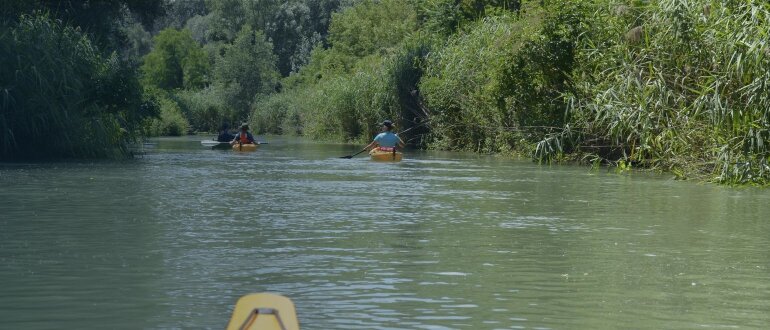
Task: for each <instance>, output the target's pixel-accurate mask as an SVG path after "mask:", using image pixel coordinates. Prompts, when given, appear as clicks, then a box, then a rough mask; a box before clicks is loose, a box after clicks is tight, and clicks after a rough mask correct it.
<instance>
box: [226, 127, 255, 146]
mask: <svg viewBox="0 0 770 330" xmlns="http://www.w3.org/2000/svg"><path fill="white" fill-rule="evenodd" d="M236 143H240V144H255V143H256V142H254V136H253V135H251V133H249V124H246V123H243V125H241V131H240V132H239V133H238V134H236V135H235V138H234V139H233V140H232V141H230V144H232V145H235V144H236Z"/></svg>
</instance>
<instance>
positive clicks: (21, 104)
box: [0, 15, 156, 159]
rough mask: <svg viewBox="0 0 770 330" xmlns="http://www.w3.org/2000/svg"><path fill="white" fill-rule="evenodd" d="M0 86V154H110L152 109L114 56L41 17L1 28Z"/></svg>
mask: <svg viewBox="0 0 770 330" xmlns="http://www.w3.org/2000/svg"><path fill="white" fill-rule="evenodd" d="M0 87H1V89H0V90H2V94H1V95H0V105H1V109H2V110H1V111H0V132H1V133H0V158H2V159H28V158H58V157H104V156H111V155H114V154H116V153H120V151H125V150H124V149H123V150H121V147H123V142H125V141H126V140H128V139H129V138H131V137H132V136H131V135H132V133H133V132H134V131H135V129H137V128H138V127H137V125H139V123H140V122H141V121H142V120H143V118H144V117H146V116H148V115H152V114H153V112H154V111H156V110H155V108H154V106H152V103H151V102H144V101H143V99H142V95H141V93H140V89H139V83H138V81H137V80H136V76H135V75H134V74H133V72H131V71H130V70H129V69H127V68H126V67H124V66H122V65H121V63H120V62H119V61H118V59H117V55H115V54H113V55H111V56H103V55H102V54H101V53H100V52H99V50H98V48H97V47H96V46H94V45H93V44H92V43H91V42H90V40H89V39H88V38H87V37H86V36H84V35H83V34H82V33H80V32H79V31H77V30H76V29H74V28H72V27H69V26H63V25H62V24H61V23H59V22H56V21H54V20H52V19H50V18H48V17H45V16H37V17H31V16H26V15H25V16H21V17H20V18H19V19H18V23H15V24H14V25H12V26H9V27H8V29H3V30H2V32H0ZM121 128H122V129H121Z"/></svg>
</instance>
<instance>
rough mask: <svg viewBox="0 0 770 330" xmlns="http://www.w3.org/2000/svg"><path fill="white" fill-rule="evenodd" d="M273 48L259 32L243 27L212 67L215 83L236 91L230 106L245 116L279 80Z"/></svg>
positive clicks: (271, 90)
mask: <svg viewBox="0 0 770 330" xmlns="http://www.w3.org/2000/svg"><path fill="white" fill-rule="evenodd" d="M272 49H273V46H272V45H271V44H270V42H268V41H267V40H265V35H264V34H263V33H262V32H261V31H255V30H253V29H252V28H251V26H249V25H244V26H243V28H241V30H240V32H238V35H237V36H236V38H235V40H234V41H233V43H232V44H229V45H225V46H224V47H223V48H222V50H221V52H222V53H223V54H222V55H220V56H219V57H217V59H216V62H215V65H214V81H215V83H216V84H221V85H223V86H224V87H225V89H229V90H231V89H233V88H235V89H236V91H235V98H234V99H232V100H231V101H230V102H228V103H230V105H231V106H233V107H234V108H236V109H239V112H241V113H243V114H245V113H247V112H248V110H249V106H250V104H251V101H252V100H253V99H254V96H255V95H257V94H259V93H264V94H267V93H272V92H274V91H275V86H276V83H277V79H278V74H277V72H276V68H275V62H276V57H275V55H273V53H272Z"/></svg>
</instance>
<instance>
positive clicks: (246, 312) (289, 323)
mask: <svg viewBox="0 0 770 330" xmlns="http://www.w3.org/2000/svg"><path fill="white" fill-rule="evenodd" d="M246 329H254V330H256V329H259V330H299V321H298V320H297V312H296V311H295V309H294V303H292V302H291V300H290V299H289V298H286V297H284V296H279V295H276V294H270V293H253V294H249V295H245V296H243V297H241V298H240V299H238V302H237V303H236V304H235V309H234V310H233V315H232V317H230V322H229V323H228V324H227V330H246Z"/></svg>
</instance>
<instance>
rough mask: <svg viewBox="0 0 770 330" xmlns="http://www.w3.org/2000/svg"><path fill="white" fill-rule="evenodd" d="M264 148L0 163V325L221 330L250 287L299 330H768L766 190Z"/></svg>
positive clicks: (306, 146) (452, 160) (342, 148)
mask: <svg viewBox="0 0 770 330" xmlns="http://www.w3.org/2000/svg"><path fill="white" fill-rule="evenodd" d="M269 142H270V144H269V145H266V146H264V148H260V150H258V151H257V152H254V153H243V154H241V153H234V152H232V151H229V150H210V149H206V148H204V147H202V146H200V144H199V143H198V141H197V140H196V139H195V138H193V137H190V138H176V139H160V140H159V141H157V143H154V144H150V145H148V146H146V150H147V154H146V155H145V156H144V157H143V158H141V159H137V160H134V161H130V162H75V163H53V164H2V165H0V187H2V189H1V190H0V228H1V229H0V297H1V298H0V320H2V323H3V326H2V327H8V328H9V329H11V328H13V329H17V328H19V329H20V328H24V329H50V328H72V329H74V328H104V327H105V325H108V327H118V328H127V329H137V328H223V327H224V325H225V324H226V322H227V320H228V318H229V313H230V311H231V310H232V307H233V303H234V302H235V300H236V299H237V297H239V296H241V295H243V294H246V293H251V292H264V291H270V292H278V293H281V294H284V295H287V296H289V297H291V298H292V299H293V300H294V301H295V303H296V305H297V309H298V312H299V314H300V315H299V318H300V322H301V323H302V326H303V329H464V328H478V329H517V328H543V329H576V328H580V329H594V328H640V329H641V328H644V329H658V328H701V327H709V328H727V327H738V328H762V327H763V326H765V325H767V324H770V316H768V313H767V306H770V294H768V292H770V278H769V277H770V275H769V274H770V272H768V267H769V266H770V257H768V256H769V254H768V253H767V251H768V250H770V244H768V239H767V237H770V224H768V221H767V220H766V214H768V211H770V192H767V191H766V190H760V189H731V188H724V187H717V186H712V185H701V184H694V183H689V182H678V181H672V180H670V179H669V178H667V177H665V176H651V175H645V174H633V175H618V174H614V173H612V172H609V173H608V172H606V171H603V170H602V171H589V170H587V169H586V168H582V167H567V166H553V167H550V166H539V165H536V164H532V163H529V162H517V161H510V160H504V159H497V158H494V157H481V156H475V155H463V154H454V153H426V152H408V153H407V159H405V161H403V162H401V163H396V164H389V163H374V162H369V161H368V160H367V159H366V158H365V157H364V156H359V157H356V158H353V159H340V158H337V157H339V156H343V155H347V154H351V153H352V152H355V151H357V150H356V149H357V148H358V147H359V146H346V145H330V144H317V143H309V142H307V141H303V140H296V139H288V138H274V139H272V140H270V141H269ZM115 325H119V326H115Z"/></svg>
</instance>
